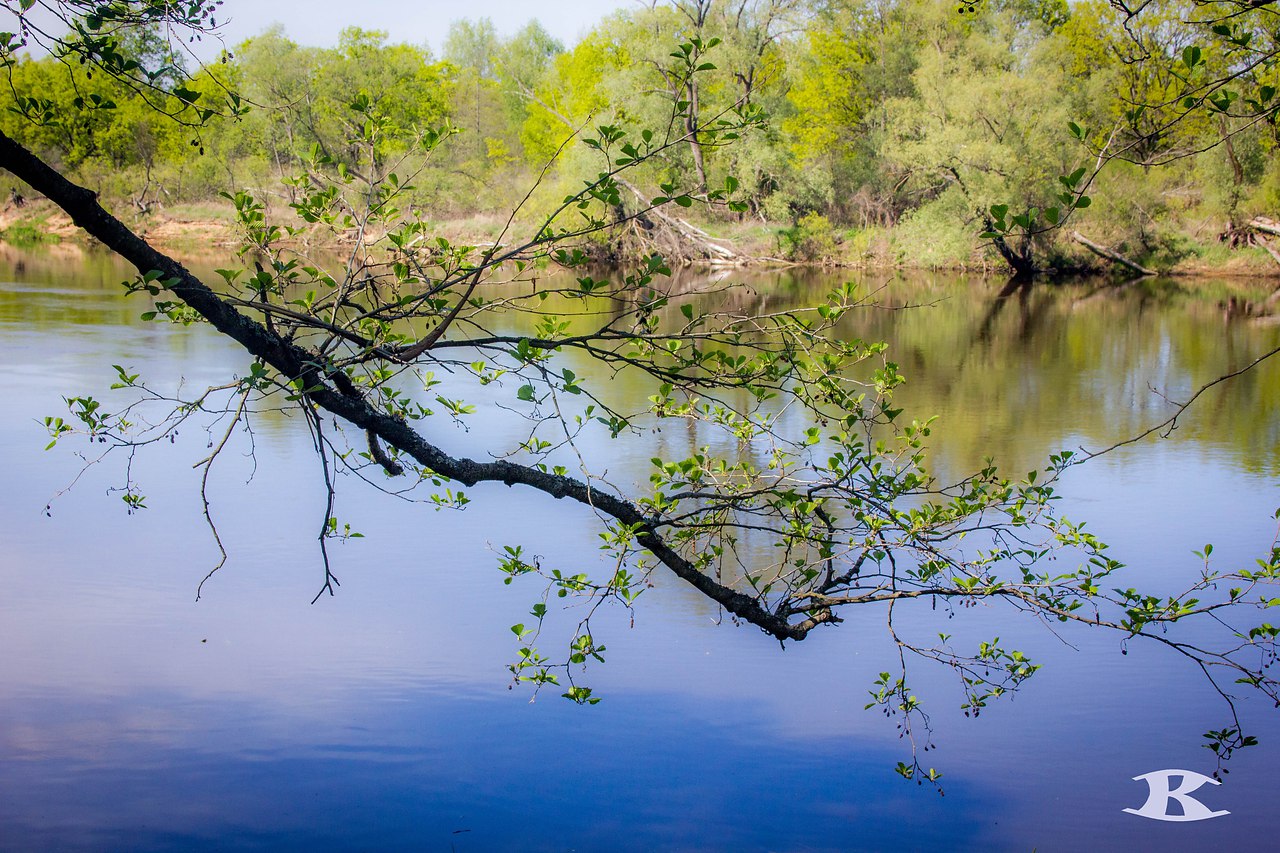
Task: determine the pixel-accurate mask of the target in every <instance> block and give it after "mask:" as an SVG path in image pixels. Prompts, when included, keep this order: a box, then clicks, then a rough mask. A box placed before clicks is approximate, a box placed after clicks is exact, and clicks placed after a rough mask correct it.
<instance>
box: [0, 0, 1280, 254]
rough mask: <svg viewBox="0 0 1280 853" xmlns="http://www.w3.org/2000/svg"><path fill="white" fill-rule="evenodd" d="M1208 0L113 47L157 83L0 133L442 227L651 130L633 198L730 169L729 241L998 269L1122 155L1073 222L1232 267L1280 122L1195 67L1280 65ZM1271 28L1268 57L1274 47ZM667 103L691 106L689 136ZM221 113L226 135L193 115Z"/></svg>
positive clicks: (706, 12) (913, 8) (51, 110)
mask: <svg viewBox="0 0 1280 853" xmlns="http://www.w3.org/2000/svg"><path fill="white" fill-rule="evenodd" d="M1202 7H1203V4H1198V3H1195V2H1194V0H1185V2H1160V0H1157V2H1153V3H1151V4H1148V5H1147V6H1145V7H1144V8H1143V10H1142V13H1141V14H1140V15H1137V16H1128V15H1125V14H1122V13H1121V12H1119V11H1117V9H1116V7H1115V6H1114V5H1112V4H1111V3H1108V2H1106V0H1080V2H1076V3H1072V4H1070V5H1068V3H1067V2H1066V0H986V2H983V3H982V4H981V5H979V6H976V7H973V6H968V5H962V6H961V7H959V8H957V7H956V6H953V5H950V4H945V3H939V2H937V0H882V2H877V1H876V0H865V2H860V1H859V0H828V2H819V0H675V2H669V3H661V4H655V5H653V6H652V7H651V8H645V9H637V10H633V11H625V12H620V13H616V14H614V15H612V16H610V17H609V18H607V19H605V20H604V21H603V22H601V23H600V24H599V25H598V26H597V27H596V28H595V29H594V30H592V31H591V32H590V33H589V34H587V35H586V36H585V37H584V38H583V39H582V40H581V41H580V42H579V43H577V44H576V45H573V46H568V47H566V46H565V45H562V44H560V43H558V42H557V41H556V40H555V39H553V38H551V37H550V36H549V35H548V34H547V33H546V31H545V30H543V29H542V28H541V27H540V26H539V25H538V24H536V23H533V24H530V25H528V26H527V27H525V28H524V29H523V30H521V31H519V32H518V33H516V34H515V35H514V36H511V37H509V38H501V37H499V36H498V35H497V34H496V31H495V28H494V27H493V25H492V24H491V23H490V22H489V21H487V20H481V21H478V22H461V23H458V24H455V25H454V26H453V28H452V29H451V30H450V32H449V34H448V38H447V40H446V42H445V46H444V50H443V55H442V56H439V57H437V56H434V55H433V54H432V52H431V51H430V50H428V49H427V48H425V47H422V46H414V45H406V44H394V43H391V42H390V41H389V40H388V38H387V36H386V34H385V33H381V32H372V31H366V30H361V29H357V28H351V29H348V30H346V31H344V33H343V34H342V36H341V38H340V40H339V43H338V45H337V46H336V47H332V48H314V47H305V46H301V45H298V44H296V43H294V42H293V41H291V40H290V39H289V38H288V37H287V35H286V33H285V32H284V31H283V30H280V29H272V30H269V31H267V32H264V33H263V34H261V35H259V36H257V37H255V38H252V39H250V40H248V41H247V42H245V43H243V44H241V45H238V46H235V47H234V48H233V49H232V50H231V52H230V54H229V55H227V56H225V57H224V58H223V61H221V62H217V63H213V64H210V65H208V66H207V67H205V68H202V69H199V70H197V71H195V72H194V73H191V74H188V73H187V69H186V67H185V66H184V65H183V63H182V62H181V61H179V60H178V59H177V58H176V57H175V56H173V55H172V54H171V53H170V52H169V49H168V47H167V43H166V42H165V41H164V40H162V39H160V38H157V37H148V36H147V35H146V34H143V35H141V36H134V37H132V40H131V41H130V42H129V43H127V44H122V46H121V50H122V52H123V53H127V54H129V55H130V56H132V57H134V59H136V61H137V62H138V63H139V64H140V65H141V66H142V67H144V68H146V69H148V71H149V72H150V74H151V75H152V76H151V79H152V80H153V81H154V82H155V84H156V85H155V87H154V88H145V87H144V88H129V87H125V86H123V85H121V84H119V83H117V82H116V81H115V80H113V79H111V78H110V77H108V76H104V75H102V74H98V75H96V76H92V75H90V74H89V73H87V72H86V71H84V70H83V69H82V68H81V67H78V66H74V65H72V66H68V65H67V64H65V63H63V62H61V61H60V60H59V59H57V58H52V57H50V58H44V59H39V60H31V59H23V60H20V61H16V62H14V63H12V64H11V65H10V67H9V74H10V76H11V80H12V83H13V91H14V93H15V95H16V96H17V99H16V101H15V103H14V105H13V108H12V109H10V110H7V111H5V112H4V113H3V115H2V116H0V128H2V129H3V130H4V132H5V133H8V134H10V135H11V136H14V137H15V138H17V139H18V140H19V141H21V142H23V143H24V144H26V145H28V146H32V147H34V148H35V149H36V150H38V151H40V152H41V153H42V154H44V155H45V156H46V157H48V158H50V159H51V160H53V161H54V162H55V164H56V165H58V166H59V167H61V168H63V169H66V170H68V171H69V172H70V173H71V174H72V175H74V176H76V177H78V178H79V179H80V180H81V181H84V182H86V183H88V184H89V185H91V186H93V187H95V188H97V189H99V190H100V191H101V192H103V193H105V194H107V195H109V196H112V197H115V198H118V199H127V200H129V201H130V202H131V203H132V204H134V205H135V206H136V207H137V208H138V209H140V210H152V209H155V208H156V206H157V205H172V204H176V203H180V202H195V201H202V200H206V199H211V198H215V197H217V195H218V193H220V192H224V191H228V190H237V189H242V188H251V189H253V190H255V191H256V192H258V193H260V194H267V195H269V196H270V197H272V198H278V199H280V201H281V204H285V203H287V202H288V201H289V200H290V199H291V198H292V190H291V188H292V187H296V186H298V183H297V182H299V181H304V182H305V181H306V179H307V174H308V170H317V169H323V170H330V171H338V172H340V171H341V170H344V169H346V170H352V171H356V170H360V169H374V170H385V171H390V170H397V171H398V178H399V179H401V180H407V179H409V178H410V177H411V178H412V182H413V185H414V186H415V187H416V189H415V191H414V193H413V194H412V200H413V203H414V206H415V207H416V208H417V209H418V210H419V212H421V213H422V215H424V216H427V217H431V218H437V219H445V218H458V217H465V216H470V215H474V214H477V213H493V214H498V213H506V212H509V211H510V210H511V209H513V208H514V207H515V206H517V205H519V204H521V203H522V200H523V199H524V197H525V195H526V193H528V192H529V191H530V189H531V188H532V189H533V190H534V191H533V195H532V197H531V198H530V200H529V201H528V202H525V203H524V206H523V208H522V214H521V215H522V216H523V217H525V218H526V219H527V220H529V221H532V220H533V219H534V218H536V215H537V214H539V213H541V212H545V211H546V210H549V209H551V208H552V207H553V206H554V205H555V203H556V202H558V201H559V200H560V199H562V198H563V197H564V196H565V195H566V193H567V192H570V191H572V190H573V189H576V188H577V187H579V186H581V181H582V180H584V179H585V178H587V177H590V176H592V175H594V174H596V173H597V172H598V171H599V169H600V166H601V162H600V156H599V152H598V151H594V150H591V149H590V148H586V147H584V146H581V145H577V144H573V143H572V142H569V144H566V142H567V141H568V140H571V139H572V138H573V137H574V135H575V134H577V133H578V132H579V131H581V130H583V129H584V128H598V127H600V126H613V127H617V128H619V129H621V130H625V131H627V132H628V133H629V134H631V136H630V137H629V138H637V136H638V134H639V133H640V131H641V130H642V129H645V128H647V129H649V130H652V131H654V132H656V133H659V134H675V136H677V137H680V136H682V135H683V136H684V139H683V140H682V142H681V144H679V145H677V146H674V147H672V148H671V149H670V150H668V151H667V152H665V153H664V154H663V155H662V156H660V157H657V158H654V159H653V160H651V161H649V162H647V163H646V164H645V165H644V167H643V169H642V170H641V172H640V173H639V174H637V175H635V176H633V177H632V178H631V179H630V180H631V182H632V183H633V184H636V185H639V186H641V187H642V188H643V190H644V192H646V193H653V194H657V193H658V187H660V186H661V185H663V184H670V183H673V182H675V183H679V184H681V185H682V186H689V187H692V188H694V189H695V190H698V191H703V192H705V191H707V190H709V189H715V188H723V187H724V186H725V185H726V181H727V179H728V178H729V177H730V176H733V177H734V178H735V179H736V182H737V188H736V191H735V194H736V195H737V196H738V197H739V198H741V200H742V201H743V202H744V203H745V204H744V205H742V206H740V207H742V208H743V209H741V210H738V211H735V212H730V211H729V210H728V209H727V208H721V209H719V210H713V211H711V213H710V214H709V216H710V218H711V219H712V220H714V224H715V226H716V227H718V228H719V229H720V230H721V231H726V232H730V233H733V234H735V235H737V236H739V237H740V238H745V239H751V238H754V239H756V240H757V241H760V242H762V243H763V244H766V245H767V246H768V247H769V248H770V249H771V250H772V251H776V252H778V253H785V254H787V255H788V256H790V257H792V258H795V259H800V260H825V259H840V260H845V261H860V260H867V259H874V260H879V261H884V262H890V263H914V264H923V265H959V264H966V265H968V264H981V263H987V262H989V261H991V260H995V261H997V262H998V258H997V256H996V255H995V253H994V251H993V249H992V248H991V243H990V241H989V240H985V239H983V238H981V237H980V236H979V235H980V234H981V233H982V232H983V231H986V230H989V228H990V227H991V209H992V207H993V206H996V205H1009V206H1010V208H1011V209H1012V210H1014V211H1019V210H1032V211H1036V210H1045V209H1047V208H1050V207H1052V206H1054V205H1055V204H1059V203H1058V202H1056V199H1057V198H1058V197H1059V195H1060V194H1061V192H1062V189H1063V184H1062V181H1061V180H1060V179H1061V177H1062V176H1071V175H1072V174H1073V173H1077V172H1078V170H1080V169H1082V168H1083V169H1085V170H1086V172H1087V174H1088V175H1089V176H1090V178H1092V174H1093V167H1094V166H1095V165H1096V163H1098V162H1099V156H1098V154H1099V152H1100V151H1103V152H1106V155H1105V156H1104V157H1103V158H1102V159H1110V158H1112V157H1114V159H1110V162H1108V163H1107V166H1106V168H1104V169H1102V170H1101V171H1100V172H1099V173H1098V175H1097V176H1096V178H1092V183H1091V184H1090V186H1089V187H1088V195H1089V197H1090V201H1091V204H1090V206H1089V208H1088V209H1087V210H1085V209H1083V206H1081V207H1080V209H1078V210H1077V211H1076V212H1075V214H1074V216H1075V219H1074V220H1073V224H1072V227H1073V228H1079V229H1081V230H1084V231H1088V232H1089V234H1090V236H1092V237H1094V238H1095V239H1097V240H1099V241H1103V242H1106V243H1107V244H1109V245H1111V246H1112V247H1114V248H1116V249H1117V250H1118V251H1120V252H1122V253H1124V254H1127V255H1130V256H1132V257H1135V258H1138V259H1141V260H1142V261H1143V262H1146V263H1153V264H1156V265H1164V266H1169V265H1172V264H1176V263H1178V262H1180V261H1184V260H1186V259H1188V258H1190V259H1193V260H1194V259H1195V258H1201V259H1202V260H1203V261H1204V262H1205V263H1207V264H1210V265H1213V264H1215V263H1216V264H1218V265H1221V262H1223V261H1224V259H1225V258H1226V255H1227V253H1228V252H1229V250H1228V249H1227V248H1226V244H1219V241H1218V237H1219V235H1222V234H1227V235H1228V236H1229V235H1230V234H1232V233H1235V230H1233V229H1238V226H1239V225H1240V224H1241V223H1243V222H1246V221H1248V220H1249V219H1250V218H1251V217H1253V216H1255V215H1258V214H1275V213H1277V212H1280V166H1278V165H1277V162H1276V158H1275V157H1274V150H1275V147H1276V136H1275V132H1274V125H1273V124H1271V123H1268V122H1266V121H1258V120H1256V119H1254V120H1251V119H1249V118H1247V117H1240V116H1239V115H1237V114H1236V113H1234V112H1233V111H1232V110H1230V109H1223V110H1216V111H1215V110H1214V109H1208V108H1202V107H1203V106H1204V104H1203V98H1202V103H1201V104H1199V105H1197V107H1196V108H1194V109H1193V108H1192V107H1191V106H1190V105H1189V102H1187V103H1184V100H1183V99H1182V98H1181V96H1180V93H1181V92H1184V91H1185V90H1186V87H1187V85H1188V83H1187V81H1188V79H1190V77H1191V75H1192V74H1194V73H1199V74H1200V75H1201V76H1202V77H1205V78H1206V79H1209V77H1210V76H1211V75H1213V74H1217V75H1219V76H1220V77H1223V76H1225V77H1234V78H1238V80H1243V81H1244V83H1245V84H1247V86H1248V87H1252V88H1250V89H1249V91H1257V90H1258V89H1259V87H1261V90H1262V91H1263V92H1264V93H1265V92H1266V90H1267V88H1268V84H1274V85H1276V86H1280V83H1276V81H1274V80H1271V79H1270V76H1274V73H1275V72H1274V68H1273V67H1272V66H1271V65H1270V64H1269V63H1257V64H1255V65H1254V66H1252V67H1249V68H1247V69H1243V70H1241V69H1239V68H1237V67H1236V66H1233V65H1232V64H1231V63H1232V62H1233V61H1237V62H1238V60H1232V59H1231V56H1232V55H1233V54H1232V53H1231V52H1230V51H1229V50H1226V49H1223V50H1215V44H1214V40H1215V39H1217V40H1218V41H1219V42H1222V43H1224V44H1225V43H1226V42H1227V41H1229V40H1230V39H1231V38H1236V37H1238V33H1239V30H1231V31H1230V34H1228V33H1225V32H1224V33H1219V34H1217V35H1215V34H1214V33H1213V32H1212V31H1211V30H1210V29H1209V28H1207V27H1206V26H1204V25H1203V23H1202V19H1203V18H1204V15H1203V13H1202V11H1201V9H1202ZM1242 8H1245V7H1242ZM1250 8H1251V7H1250ZM1198 22H1200V23H1198ZM1262 23H1263V24H1265V23H1266V22H1265V21H1264V22H1262ZM1257 29H1258V34H1257V38H1258V41H1255V42H1253V43H1252V44H1253V46H1254V48H1257V46H1258V45H1259V44H1260V42H1261V41H1264V40H1271V41H1272V42H1273V41H1274V39H1275V33H1274V32H1272V31H1269V30H1268V29H1267V27H1266V26H1265V25H1259V26H1258V27H1257ZM681 45H684V48H681ZM1217 46H1218V47H1221V46H1222V45H1217ZM1226 47H1230V45H1229V44H1227V45H1226ZM1192 48H1194V49H1195V51H1197V52H1196V53H1195V54H1188V53H1187V51H1188V50H1189V49H1192ZM682 50H683V51H684V53H685V54H688V53H689V51H690V50H693V51H694V52H695V53H696V54H697V58H698V64H699V66H700V67H701V68H702V71H701V72H700V73H699V74H697V75H696V76H695V77H694V78H693V80H692V81H689V80H687V79H685V78H684V77H683V76H681V75H680V74H678V73H676V70H675V69H676V68H677V66H678V65H679V64H680V63H681V62H683V61H686V59H687V56H686V57H681V56H679V55H676V56H673V53H675V54H679V53H680V52H681V51H682ZM1192 60H1194V61H1192ZM1214 63H1219V64H1218V65H1217V66H1215V65H1214ZM711 66H713V67H711ZM1271 92H1272V95H1274V89H1272V90H1271ZM232 93H234V96H235V98H238V99H239V100H238V102H237V101H234V100H232V101H229V100H228V96H229V95H231V94H232ZM673 102H683V103H684V104H686V105H687V108H686V109H684V110H683V111H677V112H678V120H677V124H678V125H682V126H674V127H673V115H676V113H673V110H672V104H673ZM227 103H232V104H233V107H232V109H230V110H228V109H226V108H225V106H224V105H226V104H227ZM236 103H238V104H239V105H240V106H239V107H238V108H237V107H236V106H235V104H236ZM744 104H750V105H751V107H750V108H752V109H754V108H759V109H761V110H763V111H764V112H765V113H767V114H768V115H769V117H770V121H769V122H768V123H767V124H765V125H762V126H759V127H753V128H752V129H750V130H746V131H744V132H743V133H742V134H741V137H742V138H739V139H736V140H734V141H733V144H729V145H724V144H721V143H722V142H723V140H718V141H716V142H714V143H712V144H705V143H704V142H703V140H702V137H701V136H700V135H699V133H697V132H696V130H697V128H698V127H699V126H701V125H706V124H712V123H714V122H715V121H716V120H717V119H718V118H719V117H721V116H725V115H729V114H731V113H733V112H734V111H737V112H738V113H741V111H742V110H743V109H744ZM156 106H161V107H167V109H168V111H169V112H171V113H178V114H181V115H182V116H185V117H186V118H187V119H188V121H186V122H185V123H184V122H182V121H174V120H172V119H170V118H168V117H166V116H165V115H164V114H163V110H162V111H159V112H158V111H157V110H156V109H155V107H156ZM215 106H216V107H217V108H216V109H215V108H214V107H215ZM204 108H208V109H210V110H212V112H213V113H214V114H213V115H206V116H204V117H205V118H207V119H208V120H207V121H205V122H203V123H201V122H199V121H198V120H196V121H192V120H190V119H192V117H193V116H195V117H196V118H197V119H198V118H199V117H200V116H199V112H200V110H201V109H204ZM228 112H233V113H239V114H238V115H226V113H228ZM369 122H375V123H377V124H378V127H379V129H380V132H379V133H378V134H376V141H373V142H371V141H370V140H371V138H372V137H371V136H370V134H369V133H368V132H367V131H368V123H369ZM441 136H444V137H447V138H446V139H445V141H444V142H443V144H439V145H434V143H435V142H436V141H437V139H438V138H439V137H441ZM1116 152H1119V153H1118V155H1117V154H1116ZM1076 189H1079V188H1076ZM1073 191H1075V190H1073ZM713 230H714V229H713ZM1022 240H1023V242H1024V243H1026V244H1027V246H1026V247H1024V248H1025V249H1026V250H1027V251H1030V250H1031V249H1034V250H1035V251H1036V252H1037V253H1039V255H1041V256H1042V257H1043V258H1045V263H1047V264H1055V263H1056V264H1060V265H1062V264H1070V263H1073V262H1074V260H1073V256H1072V255H1071V251H1072V250H1071V249H1070V247H1069V245H1068V243H1067V242H1066V241H1065V240H1063V239H1062V237H1061V232H1059V231H1054V230H1048V231H1045V233H1043V234H1041V233H1038V232H1037V230H1036V229H1029V230H1028V231H1027V233H1025V234H1023V235H1022ZM1237 242H1239V241H1237ZM1032 244H1034V245H1032ZM1076 260H1078V257H1077V258H1076Z"/></svg>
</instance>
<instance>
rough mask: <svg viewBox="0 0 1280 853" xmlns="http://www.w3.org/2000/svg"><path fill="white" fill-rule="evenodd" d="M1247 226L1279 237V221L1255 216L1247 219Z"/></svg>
mask: <svg viewBox="0 0 1280 853" xmlns="http://www.w3.org/2000/svg"><path fill="white" fill-rule="evenodd" d="M1249 227H1250V228H1252V229H1253V230H1254V231H1261V232H1262V233H1263V234H1273V235H1275V236H1276V237H1280V222H1276V221H1274V220H1272V219H1268V218H1267V217H1265V216H1255V217H1253V219H1250V220H1249Z"/></svg>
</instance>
